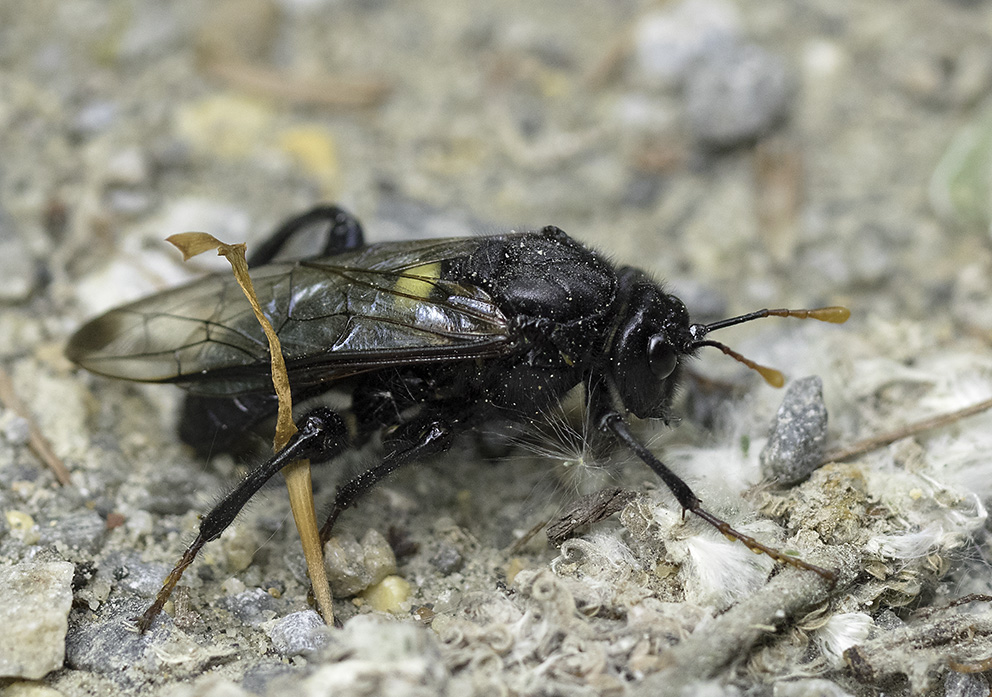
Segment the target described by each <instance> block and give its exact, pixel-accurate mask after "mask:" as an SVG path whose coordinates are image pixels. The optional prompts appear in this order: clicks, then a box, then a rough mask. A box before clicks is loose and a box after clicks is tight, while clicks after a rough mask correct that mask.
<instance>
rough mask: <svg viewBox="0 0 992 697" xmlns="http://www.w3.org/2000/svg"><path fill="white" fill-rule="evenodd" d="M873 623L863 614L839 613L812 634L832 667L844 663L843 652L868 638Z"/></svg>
mask: <svg viewBox="0 0 992 697" xmlns="http://www.w3.org/2000/svg"><path fill="white" fill-rule="evenodd" d="M874 626H875V623H874V621H873V620H872V618H871V617H870V616H869V615H866V614H865V613H863V612H840V613H837V614H836V615H833V616H832V617H831V618H830V619H828V620H827V621H826V623H825V624H824V625H823V626H822V627H820V628H819V629H817V630H816V631H815V632H814V633H813V639H814V640H815V641H816V643H817V645H818V646H819V647H820V651H821V652H823V655H824V656H825V657H826V658H827V659H828V660H829V661H830V662H831V663H833V664H834V665H840V664H842V663H843V661H844V652H845V651H847V649H849V648H851V647H852V646H856V645H858V644H860V643H862V642H863V641H864V640H865V639H867V638H868V635H869V634H870V633H871V630H872V628H873V627H874Z"/></svg>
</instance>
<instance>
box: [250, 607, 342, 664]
mask: <svg viewBox="0 0 992 697" xmlns="http://www.w3.org/2000/svg"><path fill="white" fill-rule="evenodd" d="M265 631H266V633H267V634H268V635H269V638H270V639H271V640H272V645H273V646H274V647H275V650H276V651H278V652H279V653H281V654H282V655H283V656H297V655H306V654H310V653H313V652H314V651H317V650H318V649H320V648H321V647H323V646H324V645H325V644H326V643H327V625H325V624H324V620H322V619H321V618H320V615H318V614H317V613H316V612H314V611H313V610H304V611H302V612H294V613H292V614H289V615H286V616H285V617H283V618H282V619H278V620H274V621H273V622H271V623H270V624H269V625H268V626H267V628H266V630H265Z"/></svg>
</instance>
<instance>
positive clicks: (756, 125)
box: [686, 43, 793, 148]
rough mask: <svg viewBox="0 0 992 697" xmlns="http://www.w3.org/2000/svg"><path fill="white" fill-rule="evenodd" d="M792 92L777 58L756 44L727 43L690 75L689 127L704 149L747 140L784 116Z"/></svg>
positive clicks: (729, 145) (752, 138) (754, 138)
mask: <svg viewBox="0 0 992 697" xmlns="http://www.w3.org/2000/svg"><path fill="white" fill-rule="evenodd" d="M792 92H793V90H792V81H791V80H790V79H789V74H788V71H787V70H786V67H785V62H784V61H783V60H782V58H780V57H779V56H777V55H775V54H773V53H770V52H768V51H766V50H765V49H763V48H761V47H760V46H757V45H755V44H738V43H732V44H728V45H726V46H723V47H721V49H720V50H718V51H712V52H710V53H709V54H707V56H706V57H705V58H704V59H703V60H701V61H700V63H699V65H698V66H697V67H696V68H695V69H694V70H693V71H692V72H691V73H690V75H689V78H688V80H687V82H686V112H687V118H688V121H689V128H690V129H691V130H692V132H693V134H694V135H695V136H696V139H697V140H698V141H699V142H700V143H701V144H703V145H705V146H707V147H712V148H732V147H736V146H739V145H744V144H747V143H749V142H752V141H754V140H757V139H758V138H760V137H762V136H764V135H766V134H767V133H768V132H770V131H771V130H772V129H773V128H774V127H775V126H776V125H778V124H779V123H780V122H782V121H783V120H784V118H785V116H786V115H787V114H788V111H789V105H790V101H791V97H792Z"/></svg>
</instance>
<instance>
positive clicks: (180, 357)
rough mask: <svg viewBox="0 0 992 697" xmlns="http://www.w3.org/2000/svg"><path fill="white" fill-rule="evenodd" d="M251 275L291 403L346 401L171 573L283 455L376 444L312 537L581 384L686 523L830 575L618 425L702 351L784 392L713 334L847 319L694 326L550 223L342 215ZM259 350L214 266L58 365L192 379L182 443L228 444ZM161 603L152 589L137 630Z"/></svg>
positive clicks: (658, 395)
mask: <svg viewBox="0 0 992 697" xmlns="http://www.w3.org/2000/svg"><path fill="white" fill-rule="evenodd" d="M318 224H322V225H324V226H325V227H326V228H327V236H326V240H325V243H324V249H323V252H322V253H321V254H320V255H319V256H316V257H313V258H305V259H300V260H295V261H274V260H275V259H276V258H277V257H278V256H279V255H280V253H282V252H283V250H284V248H285V247H286V245H287V243H289V242H290V241H292V240H293V239H294V238H297V237H298V236H301V234H302V233H312V232H313V231H314V228H315V225H318ZM297 241H298V240H297ZM249 265H250V266H251V267H252V279H253V282H254V285H255V290H256V293H257V295H258V298H259V301H260V303H261V305H262V307H263V309H264V311H265V314H266V315H267V317H268V318H269V320H270V322H271V323H272V325H273V326H274V327H275V329H276V331H277V333H278V335H279V339H280V341H281V342H282V347H283V353H284V355H285V358H286V366H287V370H288V374H289V379H290V384H291V386H292V391H293V398H294V401H295V402H296V403H297V404H298V403H300V401H302V400H305V399H310V398H313V397H316V396H319V395H321V394H323V393H325V392H328V391H329V390H334V391H337V392H339V393H341V394H343V395H345V396H346V397H347V398H349V400H350V408H349V409H347V410H346V411H345V412H342V413H337V412H335V411H332V410H331V409H329V408H326V407H320V408H318V409H316V410H313V411H311V412H309V413H308V414H306V415H305V416H304V417H303V418H301V419H300V421H299V422H298V425H299V428H300V430H299V432H298V433H297V434H296V435H295V436H294V437H293V438H292V439H291V440H290V442H289V444H288V445H287V446H286V448H285V449H284V450H283V451H281V452H280V453H278V454H276V455H275V456H273V457H272V458H270V459H269V460H267V461H266V462H265V463H263V464H262V465H261V466H259V467H258V468H257V469H255V470H253V471H252V472H251V473H250V474H249V475H248V476H247V477H246V478H245V480H244V481H243V482H242V483H241V484H239V485H238V486H237V487H236V488H235V489H234V490H233V491H231V492H230V493H229V494H228V495H227V496H225V497H224V499H223V500H221V501H220V502H219V503H218V504H217V505H216V506H215V507H214V509H213V510H211V511H210V512H209V513H208V514H207V515H206V516H205V517H204V518H203V519H202V521H201V524H200V529H199V534H198V536H197V539H196V541H195V542H194V543H193V545H192V546H191V547H190V551H188V552H187V556H186V557H184V561H185V560H186V559H187V558H188V561H187V562H185V565H183V566H182V568H183V569H184V568H185V566H188V562H191V561H192V557H193V556H195V553H196V551H197V550H199V548H200V547H202V546H203V544H205V543H206V542H209V541H211V540H214V539H216V538H217V537H218V536H220V534H221V532H223V530H224V529H225V528H226V527H227V526H228V525H229V524H230V523H231V522H232V521H233V519H234V518H235V516H236V515H237V513H238V512H239V511H240V510H241V509H242V507H243V506H244V505H245V504H246V503H247V501H248V500H249V499H250V498H251V497H252V495H253V494H255V492H256V491H258V489H259V488H260V487H261V486H262V484H264V482H265V481H266V480H267V479H269V478H270V477H272V476H273V475H274V474H275V473H276V472H278V471H279V470H280V469H282V467H284V466H285V465H286V464H288V463H289V462H291V461H293V460H295V459H298V458H301V457H308V458H310V459H311V460H312V461H326V460H329V459H331V458H333V457H334V456H336V455H339V454H340V453H342V452H343V451H344V450H346V449H348V448H351V447H357V446H358V445H361V444H362V443H364V442H365V441H366V440H368V439H369V438H370V437H371V436H372V435H373V434H375V433H377V432H379V433H381V434H382V436H383V438H382V439H383V444H384V454H383V456H382V458H381V460H380V461H379V462H378V464H377V465H375V466H373V467H372V468H371V469H369V470H367V471H365V472H363V473H362V474H360V475H359V476H357V477H356V478H354V479H352V480H351V481H349V482H347V483H346V484H344V485H343V486H341V487H339V489H338V490H337V494H336V497H335V500H334V503H333V505H332V507H331V510H330V514H329V516H328V518H327V522H326V523H325V524H324V526H323V528H322V529H321V541H322V542H324V541H326V540H327V539H328V538H329V536H330V532H331V529H332V527H333V525H334V523H335V521H336V520H337V518H338V516H339V515H340V514H341V512H342V511H344V510H345V509H347V508H348V507H349V506H351V505H352V504H354V503H355V501H356V500H358V499H359V498H360V497H361V496H362V495H363V494H364V493H365V492H367V491H368V490H369V489H370V488H371V487H372V486H373V485H374V484H375V483H376V482H378V481H380V480H381V479H383V478H384V477H386V476H387V475H389V474H390V473H391V472H393V471H394V470H396V469H397V468H398V467H401V466H403V465H406V464H408V463H410V462H413V461H416V460H420V459H422V458H425V457H428V456H431V455H435V454H438V453H441V452H444V451H445V450H447V449H448V448H449V447H450V445H451V442H452V438H453V437H454V436H455V435H456V434H458V433H460V432H464V431H466V430H469V429H472V428H474V427H476V426H478V425H480V424H490V423H492V422H494V421H498V420H505V421H511V422H526V421H529V420H532V419H538V418H539V417H540V415H541V414H543V413H546V412H547V411H548V409H549V408H550V407H552V406H554V405H556V404H557V403H558V402H560V401H561V400H562V399H563V397H564V396H565V395H566V393H568V392H569V391H570V390H572V388H574V387H576V386H578V385H580V384H581V385H583V386H584V387H585V404H586V408H587V409H588V414H589V416H590V417H591V422H592V423H593V424H595V425H596V426H597V427H598V429H600V431H601V432H602V433H604V434H607V435H608V436H610V437H612V438H613V439H614V441H615V443H616V444H617V445H619V446H622V447H625V448H627V449H629V450H630V451H632V452H633V453H634V454H635V455H636V456H637V457H638V458H639V459H640V460H642V461H643V462H644V463H645V464H646V465H648V467H650V468H651V469H652V470H654V471H655V472H656V473H657V475H658V476H659V477H660V478H661V480H662V481H663V482H664V483H665V485H666V486H667V487H668V488H669V489H670V490H671V492H672V494H673V495H674V496H675V498H676V500H677V501H678V503H679V505H680V506H681V507H682V509H683V512H685V511H690V512H692V513H694V514H695V515H697V516H699V517H700V518H702V519H703V520H705V521H706V522H708V523H710V524H711V525H713V526H714V527H716V528H717V530H719V531H720V532H722V533H723V534H724V535H726V536H727V537H729V538H731V539H735V540H739V541H740V542H742V543H744V544H745V545H747V546H748V547H749V548H751V549H752V550H754V551H755V552H762V553H765V554H767V555H769V556H770V557H772V558H773V559H775V560H777V561H779V562H782V563H786V564H790V565H792V566H795V567H798V568H802V569H807V570H809V571H812V572H814V573H816V574H818V575H819V576H821V577H822V578H824V579H826V580H827V581H829V582H833V581H834V580H835V573H834V572H833V571H831V570H829V569H825V568H821V567H819V566H816V565H813V564H810V563H807V562H805V561H803V560H802V559H799V558H797V557H795V556H791V555H787V554H785V553H783V552H780V551H778V550H776V549H773V548H771V547H768V546H766V545H764V544H762V543H761V542H759V541H758V540H756V539H754V538H753V537H750V536H748V535H745V534H744V533H741V532H739V531H738V530H735V529H734V528H733V527H732V526H731V525H730V524H728V523H727V522H726V521H724V520H721V519H720V518H718V517H716V516H715V515H713V514H712V513H710V512H709V511H707V510H706V509H704V508H703V507H702V505H701V502H700V499H699V498H698V497H697V496H696V494H694V493H693V491H692V490H691V489H690V488H689V486H688V485H687V484H686V483H685V482H684V481H683V480H682V479H681V478H679V477H678V475H676V474H675V473H674V472H672V470H670V469H669V468H668V467H667V466H666V465H665V464H664V463H662V462H661V461H660V460H659V459H658V458H657V457H655V455H654V454H653V453H651V452H650V450H648V448H647V447H646V446H645V445H643V444H642V443H641V442H640V441H639V440H638V439H637V438H636V437H635V436H634V434H633V433H632V432H631V430H630V428H629V427H628V424H627V420H626V418H625V416H626V415H627V414H633V415H634V416H635V417H637V418H639V419H662V420H664V421H666V422H667V421H668V420H669V418H670V408H671V403H672V399H673V395H674V391H675V388H676V385H677V384H678V382H679V378H680V376H681V374H682V373H683V371H684V365H685V362H686V360H687V359H688V358H689V357H691V356H693V355H694V354H695V353H696V352H697V351H698V350H699V349H700V348H701V347H704V346H712V347H715V348H718V349H720V350H721V351H723V352H724V353H726V354H728V355H730V356H732V357H734V358H736V359H737V360H740V361H742V362H744V363H745V364H747V365H748V366H750V367H752V368H755V369H757V370H759V372H762V374H763V375H764V376H765V377H766V379H768V380H769V382H775V381H776V380H778V381H779V382H780V381H781V374H780V373H778V372H777V371H774V370H772V369H768V368H764V367H762V366H758V365H756V364H754V363H753V362H751V361H749V360H747V359H746V358H744V357H743V356H740V355H739V354H737V353H736V352H734V351H733V350H731V349H730V348H728V347H727V346H725V345H723V344H721V343H719V342H716V341H713V340H711V339H709V338H708V336H709V334H710V333H711V332H713V331H714V330H717V329H722V328H724V327H729V326H732V325H736V324H740V323H742V322H747V321H750V320H753V319H758V318H762V317H770V316H775V317H798V318H813V319H819V320H823V321H829V322H843V321H845V320H846V319H847V317H848V314H849V313H848V311H847V310H846V309H845V308H841V307H827V308H820V309H816V310H786V309H780V310H759V311H757V312H751V313H748V314H745V315H741V316H738V317H733V318H730V319H725V320H722V321H718V322H713V323H710V324H699V323H692V322H690V319H689V313H688V312H687V311H686V308H685V305H684V304H683V303H682V301H681V300H679V298H677V297H675V296H674V295H671V294H669V293H666V292H665V290H664V289H663V288H662V287H661V286H660V285H659V284H658V283H656V282H655V281H653V280H651V278H650V277H649V276H648V275H647V274H646V273H645V272H643V271H641V270H639V269H636V268H633V267H629V266H615V265H614V264H612V263H610V262H609V261H608V260H607V259H606V258H604V257H603V256H602V255H601V254H599V253H597V252H595V251H593V250H590V249H588V248H587V247H585V246H583V245H582V244H580V243H579V242H577V241H575V240H573V239H572V238H571V237H569V236H568V235H566V234H565V233H564V232H563V231H562V230H560V229H559V228H557V227H554V226H550V225H549V226H547V227H545V228H544V229H542V230H540V231H538V232H522V233H509V234H503V235H493V236H480V237H466V238H453V239H433V240H416V241H406V242H386V243H382V244H373V245H365V243H364V236H363V232H362V228H361V225H360V224H359V222H358V221H357V220H356V219H355V218H354V217H353V216H351V215H350V214H349V213H347V212H345V211H344V210H342V209H341V208H339V207H337V206H323V207H319V208H316V209H314V210H311V211H309V212H308V213H305V214H303V215H300V216H298V217H296V218H293V219H291V220H289V221H288V222H286V223H285V224H283V225H282V226H281V227H280V228H279V229H278V230H277V231H276V232H275V233H274V234H273V235H272V237H271V238H270V239H269V240H268V241H267V242H266V243H264V244H263V245H262V246H260V247H259V248H258V249H257V250H256V251H255V252H254V254H253V255H252V256H251V258H250V259H249ZM268 351H269V349H268V343H267V341H266V338H265V336H264V334H263V332H262V330H261V328H260V326H259V325H258V323H257V322H256V320H255V317H254V316H253V314H252V311H251V308H250V306H249V304H248V302H247V301H246V300H245V298H244V296H243V294H242V291H241V289H240V287H239V286H238V285H237V283H236V281H235V280H234V278H233V277H231V276H230V275H227V274H217V275H214V276H208V277H206V278H203V279H201V280H198V281H195V282H193V283H191V284H189V285H186V286H183V287H180V288H177V289H174V290H168V291H165V292H162V293H158V294H156V295H152V296H150V297H148V298H145V299H143V300H138V301H136V302H133V303H130V304H128V305H125V306H123V307H119V308H117V309H114V310H111V311H109V312H107V313H106V314H104V315H102V316H100V317H97V318H96V319H93V320H91V321H90V322H89V323H87V324H85V325H84V326H83V327H81V328H80V329H79V330H78V331H77V332H76V334H75V335H74V336H73V337H72V339H71V340H70V342H69V345H68V348H67V350H66V355H67V356H68V357H69V358H70V359H71V360H73V361H75V362H76V363H78V364H79V365H80V366H82V367H84V368H86V369H87V370H90V371H92V372H94V373H98V374H100V375H105V376H109V377H115V378H123V379H126V380H136V381H143V382H163V383H176V384H179V385H181V386H183V387H185V388H186V389H188V390H189V392H190V395H189V397H188V398H187V402H186V405H185V414H184V418H183V420H182V425H181V426H180V436H181V437H182V439H183V440H185V441H186V442H188V443H190V444H192V445H194V446H198V447H200V448H203V447H205V446H206V445H207V444H210V445H211V446H212V447H214V448H217V447H228V448H230V447H233V446H234V445H235V444H236V443H237V442H238V441H239V440H240V439H241V438H242V437H243V436H244V434H245V432H246V431H247V430H248V429H250V428H251V427H253V426H255V425H257V424H258V423H260V422H261V421H263V420H265V419H268V418H270V417H272V416H273V415H274V414H275V411H276V408H277V402H276V398H275V396H274V394H273V393H272V384H271V377H270V362H269V354H268ZM343 415H344V416H347V417H348V419H349V421H348V423H347V424H346V421H345V419H344V418H343ZM181 564H182V562H181ZM177 571H178V573H180V574H181V572H182V569H181V568H179V566H177ZM177 580H178V578H177ZM165 595H166V596H167V594H165ZM164 601H165V600H164V598H163V597H161V594H160V598H159V599H158V600H157V601H156V603H155V605H153V606H152V607H151V608H149V611H148V612H147V613H146V614H145V616H144V617H143V618H142V621H141V626H142V627H143V628H146V627H147V626H148V625H149V624H150V623H151V621H152V620H153V619H154V617H155V615H156V614H157V613H158V611H159V610H161V607H162V604H163V603H164Z"/></svg>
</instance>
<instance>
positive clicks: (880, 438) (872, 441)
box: [820, 399, 992, 467]
mask: <svg viewBox="0 0 992 697" xmlns="http://www.w3.org/2000/svg"><path fill="white" fill-rule="evenodd" d="M989 409H992V399H986V400H984V401H981V402H978V403H976V404H972V405H971V406H968V407H965V408H964V409H958V410H957V411H952V412H949V413H947V414H941V415H939V416H934V417H932V418H929V419H923V420H922V421H917V422H916V423H913V424H909V425H907V426H901V427H899V428H897V429H894V430H892V431H888V432H886V433H880V434H878V435H877V436H872V437H871V438H866V439H865V440H862V441H858V442H857V443H854V444H852V445H849V446H847V447H846V448H840V449H838V450H832V451H830V452H828V453H827V454H826V455H824V456H823V461H822V462H821V463H820V466H821V467H822V466H823V465H825V464H827V463H828V462H843V461H844V460H850V459H851V458H852V457H856V456H858V455H863V454H864V453H867V452H870V451H872V450H877V449H878V448H884V447H885V446H887V445H891V444H892V443H895V442H896V441H897V440H902V439H903V438H909V437H910V436H915V435H917V434H919V433H923V432H924V431H930V430H933V429H935V428H941V427H942V426H948V425H950V424H952V423H954V422H955V421H959V420H960V419H964V418H966V417H969V416H974V415H976V414H981V413H982V412H983V411H988V410H989Z"/></svg>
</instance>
